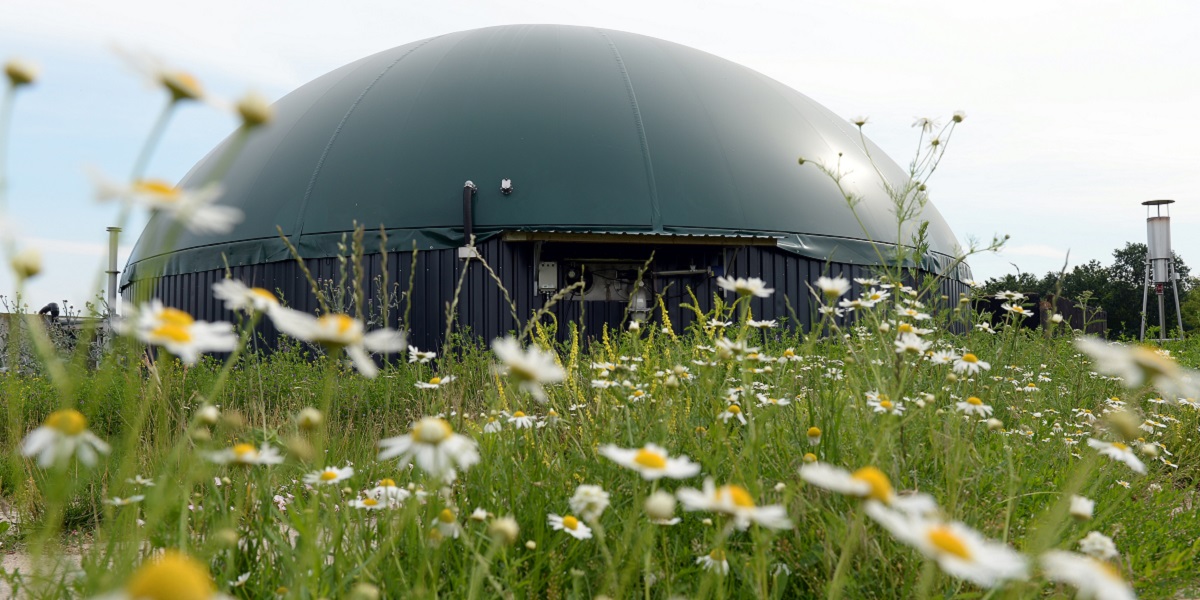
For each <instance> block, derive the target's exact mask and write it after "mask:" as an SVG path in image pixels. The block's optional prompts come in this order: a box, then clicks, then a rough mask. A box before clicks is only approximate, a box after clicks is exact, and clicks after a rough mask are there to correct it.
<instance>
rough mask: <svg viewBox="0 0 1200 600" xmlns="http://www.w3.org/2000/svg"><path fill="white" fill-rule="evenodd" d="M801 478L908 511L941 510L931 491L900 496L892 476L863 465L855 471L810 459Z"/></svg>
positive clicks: (929, 511)
mask: <svg viewBox="0 0 1200 600" xmlns="http://www.w3.org/2000/svg"><path fill="white" fill-rule="evenodd" d="M800 478H801V479H803V480H804V481H807V482H808V483H811V484H812V485H815V486H817V487H821V488H825V489H827V490H829V491H832V492H837V493H839V494H845V495H847V496H854V497H857V498H866V499H870V500H875V501H878V502H881V503H883V504H884V505H886V506H889V507H892V508H895V509H898V510H902V511H905V512H912V513H916V514H926V513H931V512H934V511H936V510H937V502H935V501H934V499H933V497H932V496H930V495H929V494H922V493H918V492H914V493H912V494H905V495H903V496H901V495H898V494H897V493H896V490H895V489H893V488H892V482H891V480H890V479H888V476H887V475H886V474H885V473H884V472H883V471H880V470H879V469H877V468H875V467H870V466H868V467H863V468H861V469H858V470H857V471H854V472H853V473H851V472H850V471H847V470H845V469H842V468H839V467H835V466H833V465H829V464H826V463H822V462H807V461H806V464H805V465H804V466H802V467H800Z"/></svg>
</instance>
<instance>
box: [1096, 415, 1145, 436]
mask: <svg viewBox="0 0 1200 600" xmlns="http://www.w3.org/2000/svg"><path fill="white" fill-rule="evenodd" d="M1105 419H1107V420H1108V426H1109V427H1110V428H1112V429H1113V430H1114V431H1116V432H1117V433H1118V434H1119V435H1120V436H1121V437H1123V438H1125V439H1127V440H1136V439H1137V438H1138V436H1139V435H1140V433H1139V429H1138V427H1139V426H1140V425H1141V424H1142V422H1141V420H1140V419H1138V418H1137V417H1135V416H1134V415H1133V413H1130V412H1129V411H1127V410H1118V411H1115V412H1111V413H1108V415H1106V416H1105Z"/></svg>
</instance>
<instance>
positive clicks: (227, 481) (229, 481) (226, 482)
mask: <svg viewBox="0 0 1200 600" xmlns="http://www.w3.org/2000/svg"><path fill="white" fill-rule="evenodd" d="M232 483H233V480H232V479H230V478H228V477H222V478H221V484H222V485H230V484H232Z"/></svg>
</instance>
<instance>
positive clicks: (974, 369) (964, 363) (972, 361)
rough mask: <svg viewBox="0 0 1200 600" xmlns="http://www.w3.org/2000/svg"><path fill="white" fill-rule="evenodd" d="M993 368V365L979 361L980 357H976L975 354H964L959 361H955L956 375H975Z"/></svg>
mask: <svg viewBox="0 0 1200 600" xmlns="http://www.w3.org/2000/svg"><path fill="white" fill-rule="evenodd" d="M991 368H992V365H991V364H989V363H986V362H983V361H982V360H979V357H978V356H975V355H974V354H972V353H970V352H967V353H966V354H963V355H962V356H960V357H959V358H958V360H956V361H954V372H955V373H966V374H967V375H974V374H976V373H978V372H979V371H980V370H984V371H987V370H989V369H991Z"/></svg>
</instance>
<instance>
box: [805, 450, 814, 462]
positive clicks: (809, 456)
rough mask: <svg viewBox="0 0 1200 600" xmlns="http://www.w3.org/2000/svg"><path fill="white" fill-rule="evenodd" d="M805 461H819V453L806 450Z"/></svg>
mask: <svg viewBox="0 0 1200 600" xmlns="http://www.w3.org/2000/svg"><path fill="white" fill-rule="evenodd" d="M804 462H806V463H815V462H817V455H816V454H813V453H812V452H805V453H804Z"/></svg>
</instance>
